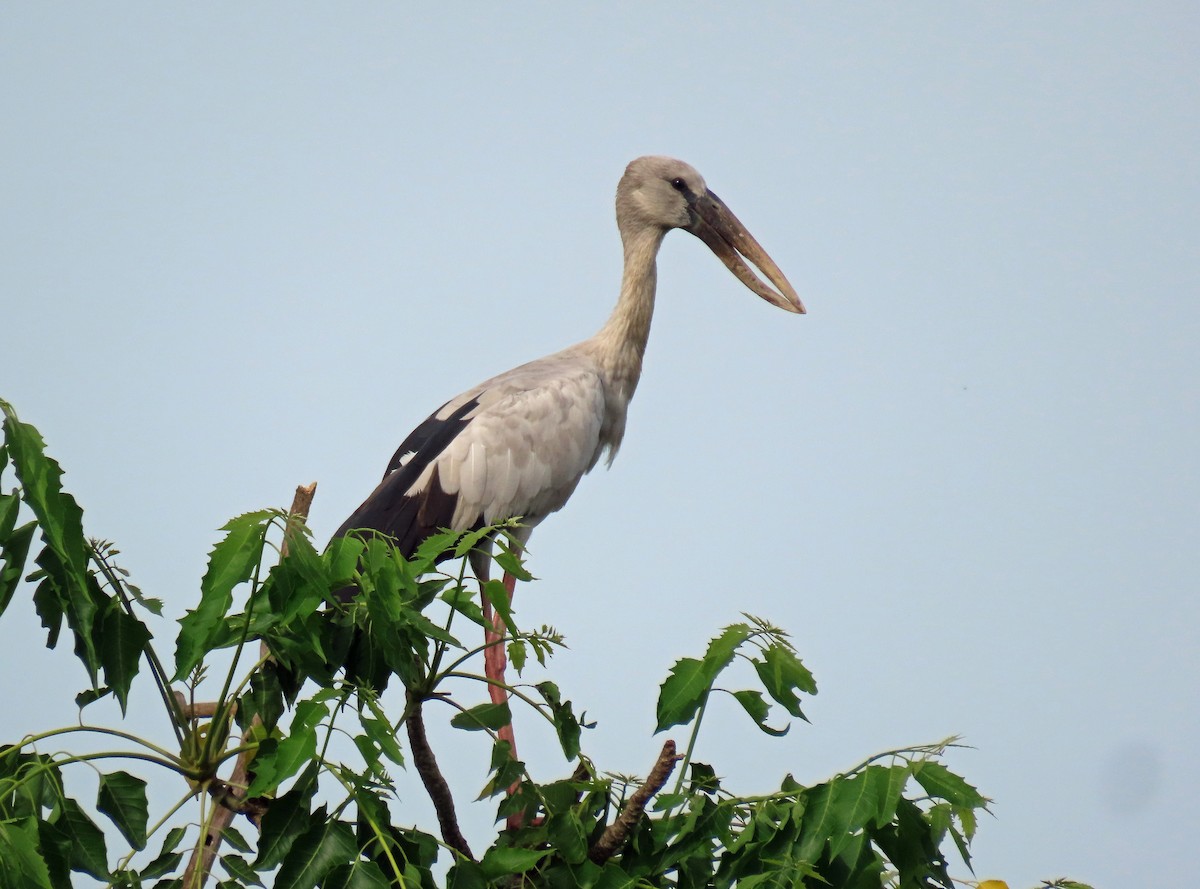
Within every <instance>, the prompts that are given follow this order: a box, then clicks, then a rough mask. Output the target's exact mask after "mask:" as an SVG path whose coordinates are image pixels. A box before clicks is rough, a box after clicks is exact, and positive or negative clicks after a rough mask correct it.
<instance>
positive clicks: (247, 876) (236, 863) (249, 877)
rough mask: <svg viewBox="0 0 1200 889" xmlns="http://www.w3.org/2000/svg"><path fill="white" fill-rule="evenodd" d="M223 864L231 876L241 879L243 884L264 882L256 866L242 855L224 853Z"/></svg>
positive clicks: (255, 884) (252, 884)
mask: <svg viewBox="0 0 1200 889" xmlns="http://www.w3.org/2000/svg"><path fill="white" fill-rule="evenodd" d="M221 866H222V867H223V868H225V870H226V871H227V872H228V873H229V876H231V877H233V878H234V879H236V880H241V882H242V884H243V885H250V886H261V885H262V884H263V882H262V880H260V879H259V878H258V874H257V873H256V872H255V870H254V868H252V867H251V866H250V864H249V862H247V861H246V859H245V858H242V856H240V855H222V856H221Z"/></svg>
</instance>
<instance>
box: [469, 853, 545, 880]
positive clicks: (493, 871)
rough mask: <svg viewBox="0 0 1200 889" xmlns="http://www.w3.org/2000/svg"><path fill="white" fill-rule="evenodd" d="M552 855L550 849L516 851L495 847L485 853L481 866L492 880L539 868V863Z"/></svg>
mask: <svg viewBox="0 0 1200 889" xmlns="http://www.w3.org/2000/svg"><path fill="white" fill-rule="evenodd" d="M549 854H550V850H549V849H515V848H513V847H511V846H493V847H492V848H490V849H488V850H487V852H486V853H484V856H483V860H482V861H480V862H479V866H480V867H481V868H483V872H484V874H485V875H486V876H488V877H489V878H491V879H495V878H496V877H504V876H509V875H511V874H523V873H525V872H526V871H527V870H530V869H531V868H534V867H536V866H537V863H538V862H539V861H541V860H542V859H543V858H545V857H546V856H547V855H549Z"/></svg>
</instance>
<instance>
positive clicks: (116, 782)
mask: <svg viewBox="0 0 1200 889" xmlns="http://www.w3.org/2000/svg"><path fill="white" fill-rule="evenodd" d="M96 810H97V811H98V812H102V813H103V814H105V815H107V816H108V817H109V819H110V820H111V821H112V823H113V824H115V825H116V826H117V830H119V831H121V835H122V836H123V837H125V839H126V840H128V841H129V845H131V846H133V848H135V849H138V850H139V851H140V850H142V849H144V848H146V824H147V821H148V818H149V811H150V810H149V807H148V806H147V804H146V782H145V781H143V780H142V779H141V778H138V777H135V776H133V775H131V774H129V773H128V772H113V773H111V774H108V775H101V776H100V790H99V792H98V793H97V795H96Z"/></svg>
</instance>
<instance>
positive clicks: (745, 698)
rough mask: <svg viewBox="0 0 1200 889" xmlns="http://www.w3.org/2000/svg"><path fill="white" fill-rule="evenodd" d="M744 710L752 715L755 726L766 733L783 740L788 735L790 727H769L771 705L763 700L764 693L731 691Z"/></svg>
mask: <svg viewBox="0 0 1200 889" xmlns="http://www.w3.org/2000/svg"><path fill="white" fill-rule="evenodd" d="M730 694H731V695H733V696H734V697H735V698H736V699H737V702H738V703H739V704H741V705H742V709H743V710H745V711H746V712H747V713H748V714H750V718H751V719H753V720H754V724H755V725H757V726H758V727H759V728H760V729H762V730H763V731H764V732H766V733H767V734H768V735H774V736H775V737H776V738H782V737H783V736H784V735H786V734H787V733H788V729H789V726H786V725H785V726H784V727H783V728H781V729H780V728H772V727H771V726H769V725H767V716H768V715H769V714H770V712H771V708H770V705H769V704H768V703H767V702H766V700H764V699H763V696H762V693H761V692H757V691H731V692H730Z"/></svg>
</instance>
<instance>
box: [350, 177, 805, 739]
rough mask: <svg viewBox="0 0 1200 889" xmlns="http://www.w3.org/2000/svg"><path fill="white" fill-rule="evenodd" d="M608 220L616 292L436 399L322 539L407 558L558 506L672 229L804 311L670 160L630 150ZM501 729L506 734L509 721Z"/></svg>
mask: <svg viewBox="0 0 1200 889" xmlns="http://www.w3.org/2000/svg"><path fill="white" fill-rule="evenodd" d="M617 228H618V229H619V230H620V233H621V243H622V245H623V246H624V253H625V268H624V274H623V275H622V278H621V293H620V297H619V298H618V300H617V305H616V308H615V309H614V310H613V312H612V314H611V315H610V316H609V318H608V321H607V322H606V323H605V324H604V326H603V327H601V328H600V330H599V332H598V333H596V335H595V336H593V337H591V338H590V339H586V340H584V341H583V342H580V343H576V344H575V345H573V346H569V347H568V348H566V349H563V350H562V351H561V352H556V353H554V354H553V355H547V356H546V357H544V358H539V359H538V360H536V361H531V362H529V363H528V364H522V365H521V366H520V367H516V368H513V369H512V370H509V371H506V372H505V373H502V374H500V375H499V376H495V377H492V378H491V379H489V380H485V381H484V382H482V383H480V384H479V385H478V386H476V387H475V388H473V389H468V390H467V391H466V392H463V393H462V394H461V395H459V396H457V397H456V398H452V399H450V401H447V402H446V403H445V404H443V405H442V406H441V407H440V408H438V409H437V410H436V411H434V412H433V414H431V415H430V416H429V418H428V419H427V420H425V421H424V422H423V423H421V425H419V426H418V427H417V428H416V429H414V430H413V431H412V432H411V433H410V434H409V436H408V437H407V438H406V439H404V441H403V442H402V443H401V445H400V447H399V448H398V449H397V450H396V453H395V455H394V456H393V457H392V460H391V462H390V463H389V464H388V467H387V470H386V472H385V473H384V476H383V480H382V481H381V482H380V483H379V485H378V487H376V488H375V490H374V491H372V492H371V494H370V496H368V497H367V499H366V500H364V501H363V503H362V505H361V506H359V507H358V509H356V510H355V511H354V513H353V514H352V515H351V516H350V517H349V518H348V519H346V521H345V522H343V523H342V526H341V527H340V528H339V529H338V530H337V532H336V534H335V536H342V535H344V534H347V533H348V532H350V531H352V530H356V529H370V530H374V531H378V532H381V533H383V534H385V535H387V536H389V537H391V538H392V539H393V540H394V541H395V544H396V546H397V547H398V548H399V549H400V551H401V552H403V553H404V554H406V555H411V554H412V553H413V552H414V550H415V549H416V547H417V546H418V545H419V544H420V543H421V542H422V541H423V540H424V539H425V538H426V537H427V536H429V535H430V534H432V533H434V532H436V531H438V530H439V529H442V528H449V529H451V530H454V531H465V530H468V529H476V528H481V527H484V526H486V525H490V524H493V523H495V522H499V521H502V520H505V519H510V518H519V519H520V521H521V526H520V527H519V528H518V529H517V530H516V531H515V533H514V537H515V541H516V545H517V546H518V547H519V548H523V547H524V546H525V544H526V543H527V542H528V539H529V535H530V532H531V531H532V530H533V529H534V527H535V526H537V525H538V524H539V523H540V522H541V521H542V520H543V519H545V518H546V517H547V516H548V515H550V514H551V513H553V512H557V511H558V510H559V509H561V508H562V507H563V506H564V505H565V504H566V502H567V500H568V499H569V498H570V496H571V494H572V493H573V492H574V490H575V487H576V485H578V484H579V480H580V479H581V478H583V476H584V475H585V474H586V473H587V472H589V471H590V470H592V469H593V468H594V467H595V466H596V464H597V463H598V462H599V461H600V459H601V458H602V457H606V458H607V463H608V464H610V465H611V463H612V461H613V458H614V457H615V456H616V454H617V449H618V448H619V447H620V445H621V439H622V437H623V436H624V434H625V415H626V412H627V410H628V408H629V401H630V399H631V398H632V397H633V393H634V390H635V389H636V388H637V384H638V378H639V377H640V376H641V372H642V356H643V355H644V354H645V352H646V341H647V338H648V337H649V335H650V320H651V316H652V315H653V312H654V293H655V285H656V282H657V270H656V264H655V261H656V258H657V256H658V250H659V247H660V246H661V245H662V241H663V237H664V236H665V235H666V234H667V232H668V231H670V230H671V229H674V228H678V229H683V230H684V231H687V232H691V233H692V234H693V235H695V236H697V237H698V238H700V240H702V241H703V242H704V243H705V244H707V245H708V246H709V248H710V249H711V250H712V251H713V253H715V254H716V255H717V256H718V257H719V258H720V259H721V260H722V261H723V262H724V263H725V265H726V266H728V268H729V270H730V271H731V272H733V274H734V275H735V276H736V277H737V279H738V280H739V281H741V282H742V283H743V284H744V285H746V287H748V288H749V289H750V290H751V291H752V292H754V293H756V294H758V295H759V296H760V297H762V298H763V299H765V300H766V301H767V302H769V303H771V304H772V305H775V306H778V307H779V308H781V309H785V310H787V311H789V312H795V313H798V314H799V313H803V312H804V305H803V304H802V303H801V302H800V298H799V297H798V296H797V295H796V291H795V290H794V289H793V288H792V285H791V284H789V283H788V280H787V278H785V277H784V275H783V272H781V271H780V270H779V268H778V266H776V265H775V263H774V262H773V261H772V260H771V258H770V257H769V256H768V255H767V253H766V251H765V250H763V248H762V247H760V246H759V244H758V242H757V241H755V240H754V238H753V237H752V236H751V235H750V233H749V232H748V231H747V230H746V228H745V226H743V225H742V223H741V222H739V221H738V219H737V217H736V216H734V215H733V213H731V212H730V211H729V208H728V207H726V206H725V204H724V203H723V202H722V201H721V199H720V198H718V197H717V196H716V195H715V194H714V193H713V192H711V191H709V189H708V186H707V185H705V183H704V179H703V178H702V177H701V176H700V174H699V173H698V172H696V170H695V169H693V168H692V167H691V166H689V165H688V164H685V163H684V162H683V161H679V160H675V159H674V158H669V157H641V158H638V159H637V160H635V161H633V162H632V163H630V164H629V166H628V167H627V168H626V169H625V174H624V175H623V176H622V177H621V181H620V183H619V184H618V185H617ZM747 260H748V261H749V262H750V263H753V264H754V266H756V267H757V268H758V270H759V271H760V272H761V273H762V274H763V275H764V276H765V277H766V278H767V280H768V281H770V285H768V284H767V283H765V282H763V281H762V280H761V279H760V278H759V277H758V276H757V275H756V274H755V273H754V271H752V270H751V268H750V266H749V265H747ZM771 285H774V287H772V286H771ZM488 545H489V546H490V542H489V543H488ZM471 564H472V568H473V570H474V572H475V574H476V576H477V578H478V579H479V581H480V583H481V584H482V583H486V582H487V580H488V577H489V568H490V564H491V559H490V552H488V551H483V552H476V553H473V554H472V557H471ZM504 586H505V588H506V590H507V591H508V594H509V596H510V597H511V596H512V594H513V590H514V586H515V579H514V578H513V577H512V576H511V575H509V574H507V573H506V574H505V576H504ZM491 612H492V610H491V606H490V604H489V603H488V602H487V600H486V598H485V601H484V613H485V616H486V618H487V620H488V622H489V623H490V624H491V626H492V629H490V630H488V631H487V632H486V636H487V639H486V641H487V643H488V644H487V647H486V649H485V672H486V674H487V678H488V680H489V689H490V692H491V696H492V700H493V701H494V702H496V703H501V702H504V701H506V700H507V693H506V691H505V685H504V667H505V658H504V645H503V639H504V623H503V621H502V620H501V619H500V617H499V615H494V614H492V613H491ZM501 737H502V738H504V739H505V740H507V741H508V742H509V743H510V744H512V743H513V739H512V730H511V726H509V727H507V731H505V732H502V733H501ZM512 754H513V756H514V757H515V756H516V749H515V746H514V747H513V748H512Z"/></svg>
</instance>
